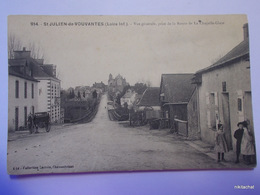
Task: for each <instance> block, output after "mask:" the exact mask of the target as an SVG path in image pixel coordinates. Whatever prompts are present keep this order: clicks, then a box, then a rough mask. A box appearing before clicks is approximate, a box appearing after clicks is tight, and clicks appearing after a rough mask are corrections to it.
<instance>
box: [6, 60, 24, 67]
mask: <svg viewBox="0 0 260 195" xmlns="http://www.w3.org/2000/svg"><path fill="white" fill-rule="evenodd" d="M8 64H9V65H10V66H25V65H26V59H9V60H8Z"/></svg>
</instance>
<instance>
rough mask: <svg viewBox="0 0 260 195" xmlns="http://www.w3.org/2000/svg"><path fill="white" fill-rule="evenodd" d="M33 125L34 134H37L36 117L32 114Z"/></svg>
mask: <svg viewBox="0 0 260 195" xmlns="http://www.w3.org/2000/svg"><path fill="white" fill-rule="evenodd" d="M33 124H34V127H35V129H36V130H35V133H39V131H38V125H37V124H36V115H35V114H34V116H33Z"/></svg>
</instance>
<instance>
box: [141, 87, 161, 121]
mask: <svg viewBox="0 0 260 195" xmlns="http://www.w3.org/2000/svg"><path fill="white" fill-rule="evenodd" d="M137 108H138V110H139V111H140V110H144V111H145V113H146V118H161V104H160V88H159V87H148V88H147V89H146V90H145V91H144V93H143V95H142V97H141V99H140V101H139V102H138V103H137Z"/></svg>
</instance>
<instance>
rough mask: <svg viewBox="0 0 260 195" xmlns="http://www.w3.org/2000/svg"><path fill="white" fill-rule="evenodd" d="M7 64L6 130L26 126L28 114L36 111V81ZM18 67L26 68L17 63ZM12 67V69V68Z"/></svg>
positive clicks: (14, 129)
mask: <svg viewBox="0 0 260 195" xmlns="http://www.w3.org/2000/svg"><path fill="white" fill-rule="evenodd" d="M12 65H13V63H12V62H10V64H9V76H8V85H9V86H8V130H9V131H18V130H23V129H26V128H27V120H28V115H29V114H30V113H31V114H34V113H35V112H37V111H38V94H37V91H38V83H39V82H38V81H37V80H36V79H34V78H33V77H31V76H30V75H28V74H26V73H25V72H26V71H22V72H23V73H22V72H18V71H15V70H17V67H12ZM19 66H20V67H19V68H20V69H23V68H26V67H25V66H22V64H20V65H19ZM13 68H14V69H13Z"/></svg>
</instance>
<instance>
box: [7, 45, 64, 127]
mask: <svg viewBox="0 0 260 195" xmlns="http://www.w3.org/2000/svg"><path fill="white" fill-rule="evenodd" d="M9 67H11V69H12V71H14V72H16V73H17V72H18V73H20V74H21V70H22V69H23V72H22V74H23V75H27V76H28V75H29V76H30V77H31V78H33V79H34V80H37V81H39V82H37V86H34V93H35V94H36V95H35V97H34V99H35V100H34V101H37V109H34V112H48V113H49V114H50V119H51V123H59V122H60V89H61V88H60V80H59V79H58V78H57V77H56V66H54V65H52V64H44V63H43V59H34V58H32V57H31V52H30V51H26V49H25V48H23V50H22V51H14V59H10V60H9ZM9 75H10V74H9ZM10 78H12V77H11V76H10ZM10 82H12V81H10ZM27 88H28V87H27ZM16 101H17V103H18V104H20V102H21V101H22V100H18V99H16ZM35 107H36V106H34V108H35ZM28 114H29V113H28Z"/></svg>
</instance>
